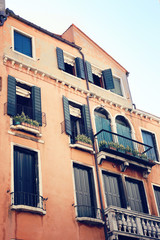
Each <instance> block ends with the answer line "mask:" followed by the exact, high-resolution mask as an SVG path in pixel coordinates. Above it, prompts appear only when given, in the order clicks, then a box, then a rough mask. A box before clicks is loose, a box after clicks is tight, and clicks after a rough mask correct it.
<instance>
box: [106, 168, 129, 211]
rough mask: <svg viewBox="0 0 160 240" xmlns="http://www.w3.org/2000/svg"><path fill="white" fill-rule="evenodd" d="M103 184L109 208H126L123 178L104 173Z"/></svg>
mask: <svg viewBox="0 0 160 240" xmlns="http://www.w3.org/2000/svg"><path fill="white" fill-rule="evenodd" d="M103 182H104V190H105V197H106V201H107V206H111V205H112V206H117V207H124V203H123V201H122V200H123V199H122V196H123V194H124V193H123V188H122V186H121V185H122V184H121V178H120V177H119V176H118V175H114V174H110V173H105V172H103Z"/></svg>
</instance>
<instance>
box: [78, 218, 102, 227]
mask: <svg viewBox="0 0 160 240" xmlns="http://www.w3.org/2000/svg"><path fill="white" fill-rule="evenodd" d="M76 220H77V221H78V222H84V223H87V224H90V225H104V221H102V220H101V219H97V218H90V217H76Z"/></svg>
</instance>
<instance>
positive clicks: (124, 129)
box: [116, 123, 133, 149]
mask: <svg viewBox="0 0 160 240" xmlns="http://www.w3.org/2000/svg"><path fill="white" fill-rule="evenodd" d="M116 125H117V133H118V134H120V135H122V136H125V137H128V138H130V139H131V138H132V137H131V130H130V127H128V126H123V125H122V124H120V123H117V124H116ZM118 142H119V144H122V145H123V146H125V147H127V146H129V147H130V148H131V149H133V144H132V141H131V140H128V139H125V138H123V137H118Z"/></svg>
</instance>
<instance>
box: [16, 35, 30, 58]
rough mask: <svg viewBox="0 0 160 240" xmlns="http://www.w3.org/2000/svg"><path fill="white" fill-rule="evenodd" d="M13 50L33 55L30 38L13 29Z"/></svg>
mask: <svg viewBox="0 0 160 240" xmlns="http://www.w3.org/2000/svg"><path fill="white" fill-rule="evenodd" d="M14 50H15V51H17V52H20V53H23V54H25V55H27V56H29V57H33V54H32V38H31V37H29V36H27V35H24V34H22V33H20V32H18V31H16V30H14Z"/></svg>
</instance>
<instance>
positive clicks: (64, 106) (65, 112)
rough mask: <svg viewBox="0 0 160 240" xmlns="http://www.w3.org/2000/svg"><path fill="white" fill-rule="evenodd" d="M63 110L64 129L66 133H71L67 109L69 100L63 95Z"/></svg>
mask: <svg viewBox="0 0 160 240" xmlns="http://www.w3.org/2000/svg"><path fill="white" fill-rule="evenodd" d="M63 111H64V119H65V131H66V134H68V135H70V136H71V135H72V130H71V118H70V111H69V102H68V99H67V98H66V97H65V96H63Z"/></svg>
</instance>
